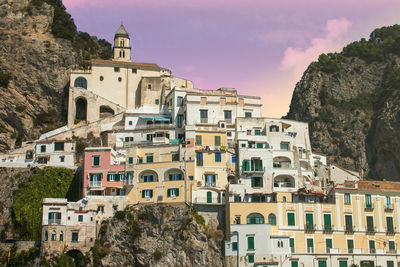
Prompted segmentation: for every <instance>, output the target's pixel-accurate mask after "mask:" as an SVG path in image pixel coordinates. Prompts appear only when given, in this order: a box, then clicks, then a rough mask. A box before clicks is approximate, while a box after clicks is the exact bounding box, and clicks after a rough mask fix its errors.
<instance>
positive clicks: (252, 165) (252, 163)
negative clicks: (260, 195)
mask: <svg viewBox="0 0 400 267" xmlns="http://www.w3.org/2000/svg"><path fill="white" fill-rule="evenodd" d="M251 171H254V160H251Z"/></svg>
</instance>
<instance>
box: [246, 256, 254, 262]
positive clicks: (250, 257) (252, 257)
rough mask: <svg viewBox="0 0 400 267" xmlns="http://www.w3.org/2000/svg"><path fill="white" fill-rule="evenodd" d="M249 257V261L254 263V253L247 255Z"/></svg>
mask: <svg viewBox="0 0 400 267" xmlns="http://www.w3.org/2000/svg"><path fill="white" fill-rule="evenodd" d="M247 258H248V260H249V263H254V255H253V254H250V255H247Z"/></svg>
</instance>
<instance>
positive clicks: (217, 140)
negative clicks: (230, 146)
mask: <svg viewBox="0 0 400 267" xmlns="http://www.w3.org/2000/svg"><path fill="white" fill-rule="evenodd" d="M220 145H221V136H214V146H220Z"/></svg>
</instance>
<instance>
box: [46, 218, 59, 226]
mask: <svg viewBox="0 0 400 267" xmlns="http://www.w3.org/2000/svg"><path fill="white" fill-rule="evenodd" d="M49 224H50V225H56V224H57V225H58V224H61V219H49Z"/></svg>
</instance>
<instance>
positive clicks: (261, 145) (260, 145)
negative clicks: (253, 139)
mask: <svg viewBox="0 0 400 267" xmlns="http://www.w3.org/2000/svg"><path fill="white" fill-rule="evenodd" d="M256 146H257V148H263V146H264V143H257V144H256Z"/></svg>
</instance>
